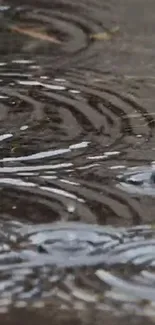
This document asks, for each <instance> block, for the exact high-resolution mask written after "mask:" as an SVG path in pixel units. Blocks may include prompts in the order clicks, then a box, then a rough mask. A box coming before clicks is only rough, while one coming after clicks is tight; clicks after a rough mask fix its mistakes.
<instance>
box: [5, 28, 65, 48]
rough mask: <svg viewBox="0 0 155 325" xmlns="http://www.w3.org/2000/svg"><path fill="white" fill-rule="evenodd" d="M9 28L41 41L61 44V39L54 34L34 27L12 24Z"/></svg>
mask: <svg viewBox="0 0 155 325" xmlns="http://www.w3.org/2000/svg"><path fill="white" fill-rule="evenodd" d="M9 29H10V30H11V31H15V32H17V33H20V34H24V35H27V36H30V37H33V38H36V39H39V40H41V41H45V42H51V43H56V44H60V43H61V42H60V40H58V39H57V38H55V37H54V36H49V35H47V34H44V33H41V32H39V31H36V30H34V29H29V28H21V27H19V26H17V25H10V26H9Z"/></svg>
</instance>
